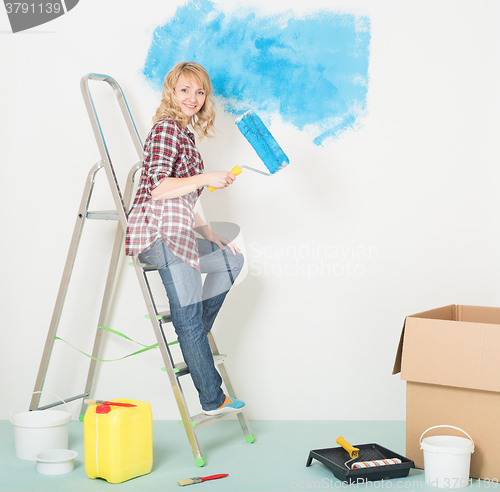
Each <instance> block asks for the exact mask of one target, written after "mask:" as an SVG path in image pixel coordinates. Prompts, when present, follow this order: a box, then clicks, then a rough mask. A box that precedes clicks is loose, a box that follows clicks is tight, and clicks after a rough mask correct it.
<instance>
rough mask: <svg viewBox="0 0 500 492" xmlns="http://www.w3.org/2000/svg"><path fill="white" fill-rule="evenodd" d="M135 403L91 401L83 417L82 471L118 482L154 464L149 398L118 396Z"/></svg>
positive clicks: (136, 474)
mask: <svg viewBox="0 0 500 492" xmlns="http://www.w3.org/2000/svg"><path fill="white" fill-rule="evenodd" d="M110 401H111V402H119V403H132V404H133V405H137V406H136V407H119V406H112V405H111V406H109V408H107V409H104V411H107V412H108V413H98V412H100V411H102V410H103V408H102V407H103V405H100V407H101V408H100V409H98V408H97V407H98V406H99V405H96V404H95V405H90V406H89V407H88V408H87V411H86V412H85V418H84V420H83V427H84V447H85V471H86V473H87V476H88V477H89V478H104V479H105V480H107V481H108V482H109V483H121V482H125V481H126V480H130V479H131V478H134V477H139V476H140V475H146V474H147V473H149V472H150V471H151V468H152V467H153V415H152V412H151V406H150V405H149V403H148V402H145V401H137V400H129V399H126V398H117V399H115V400H110Z"/></svg>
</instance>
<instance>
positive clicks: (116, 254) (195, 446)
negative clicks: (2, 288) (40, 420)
mask: <svg viewBox="0 0 500 492" xmlns="http://www.w3.org/2000/svg"><path fill="white" fill-rule="evenodd" d="M89 80H94V81H101V82H106V83H107V84H109V85H110V86H111V88H112V89H113V90H114V93H115V96H116V98H117V101H118V104H119V106H120V109H121V113H122V115H123V118H124V119H125V122H126V125H127V129H128V131H129V134H130V137H131V138H132V141H133V143H134V147H135V150H136V152H137V155H138V158H139V162H137V164H135V165H134V166H133V167H132V168H131V170H130V172H129V174H128V177H127V183H126V186H125V191H124V195H123V196H122V194H121V191H120V186H119V184H118V180H117V178H116V174H115V171H114V168H113V164H112V162H111V158H110V155H109V151H108V147H107V145H106V140H105V138H104V134H103V131H102V128H101V125H100V122H99V118H98V116H97V112H96V108H95V105H94V101H93V99H92V95H91V93H90V89H89ZM80 87H81V90H82V95H83V99H84V101H85V106H86V108H87V112H88V115H89V118H90V122H91V125H92V129H93V131H94V136H95V138H96V142H97V146H98V148H99V152H100V155H101V160H100V161H98V162H97V163H96V164H95V165H94V166H93V167H92V168H91V170H90V172H89V174H88V177H87V181H86V184H85V188H84V192H83V196H82V200H81V203H80V207H79V209H78V214H77V219H76V223H75V227H74V230H73V236H72V239H71V243H70V247H69V251H68V256H67V258H66V264H65V267H64V271H63V275H62V279H61V284H60V286H59V291H58V294H57V299H56V303H55V307H54V311H53V315H52V319H51V322H50V327H49V332H48V335H47V340H46V343H45V347H44V351H43V355H42V360H41V362H40V368H39V371H38V376H37V379H36V382H35V388H34V391H42V389H43V385H44V382H45V377H46V374H47V370H48V366H49V362H50V357H51V354H52V349H53V346H54V341H55V337H56V335H57V329H58V326H59V322H60V319H61V314H62V310H63V307H64V301H65V298H66V293H67V290H68V286H69V282H70V279H71V274H72V271H73V266H74V263H75V259H76V255H77V252H78V246H79V243H80V238H81V236H82V232H83V227H84V225H85V222H86V219H100V220H118V224H117V228H116V234H115V240H114V245H113V250H112V254H111V260H110V265H109V270H108V275H107V280H106V285H105V290H104V295H103V300H102V304H101V310H100V314H99V319H98V324H97V330H96V335H95V340H94V346H93V349H92V357H93V358H92V359H91V362H90V367H89V372H88V376H87V382H86V385H85V390H84V392H83V393H82V394H79V395H76V396H72V397H69V398H65V399H64V401H65V402H70V401H74V400H78V399H82V400H84V399H85V398H89V396H90V394H91V391H92V384H93V381H94V376H95V371H96V367H97V361H96V358H97V357H98V354H99V349H100V346H101V339H102V332H103V330H102V329H101V328H100V327H101V326H107V319H108V315H109V308H110V304H111V299H112V294H113V289H114V286H115V280H116V274H117V270H118V263H119V258H120V253H121V251H122V248H123V245H124V237H125V232H126V230H127V211H128V210H129V208H130V205H131V202H132V194H133V188H134V180H135V175H136V173H137V171H138V170H139V169H140V168H141V165H142V152H143V145H142V143H141V139H140V137H139V134H138V132H137V128H136V126H135V123H134V120H133V118H132V114H131V112H130V109H129V107H128V104H127V101H126V99H125V95H124V94H123V91H122V89H121V87H120V86H119V84H118V83H117V82H116V80H115V79H113V78H112V77H110V76H108V75H103V74H97V73H89V74H87V75H85V76H83V77H82V79H81V82H80ZM102 168H104V169H105V171H106V176H107V179H108V182H109V185H110V189H111V193H112V195H113V200H114V203H115V207H116V210H112V211H101V212H90V211H89V205H90V201H91V197H92V192H93V189H94V184H95V177H96V174H97V172H98V171H99V170H100V169H102ZM133 266H134V269H135V271H136V273H137V278H138V281H139V284H140V287H141V291H142V294H143V297H144V301H145V303H146V307H147V312H148V317H149V319H150V320H151V324H152V326H153V330H154V333H155V336H156V340H157V342H158V346H159V349H160V353H161V356H162V358H163V362H164V363H165V370H166V372H167V374H168V378H169V381H170V384H171V386H172V390H173V392H174V396H175V400H176V402H177V406H178V407H179V411H180V414H181V418H182V424H183V425H184V429H185V431H186V434H187V438H188V440H189V444H190V445H191V450H192V452H193V455H194V458H195V463H196V465H197V466H203V465H204V464H205V463H206V461H205V458H204V456H203V454H202V452H201V448H200V445H199V442H198V439H197V436H196V430H198V429H201V428H203V427H206V426H208V425H211V424H214V423H216V422H219V421H221V420H224V419H227V418H228V417H230V415H233V414H234V413H236V415H237V417H238V420H239V423H240V425H241V428H242V430H243V433H244V435H245V439H246V441H247V442H249V443H251V442H253V441H254V440H255V437H254V435H253V434H252V431H251V429H250V425H249V423H248V420H247V419H246V417H245V414H244V412H243V410H239V411H238V412H232V413H230V414H224V415H219V416H207V415H205V414H203V413H202V414H199V415H196V416H191V415H190V413H189V410H188V407H187V403H186V400H185V397H184V393H183V391H182V387H181V384H180V381H179V378H180V377H181V376H183V375H185V374H188V373H189V370H188V369H187V367H186V364H185V363H184V362H181V363H178V364H176V363H174V360H173V358H172V354H171V352H170V349H169V343H168V341H167V338H166V336H165V332H164V330H163V326H162V325H163V324H165V323H169V322H171V318H170V313H169V312H164V313H159V312H158V311H157V308H156V304H155V302H154V298H153V295H152V292H151V289H150V285H149V282H148V278H147V274H148V272H150V271H155V270H153V269H151V268H147V267H145V268H143V266H141V264H140V262H139V260H138V258H137V256H134V257H133ZM208 339H209V343H210V347H211V349H212V353H213V354H214V362H215V363H216V364H217V366H218V369H219V372H220V374H221V377H222V380H223V382H224V385H225V387H226V390H227V393H228V394H229V396H231V397H234V398H236V394H235V392H234V388H233V386H232V383H231V380H230V378H229V375H228V373H227V369H226V367H225V365H224V357H223V356H222V355H221V354H220V353H219V350H218V348H217V345H216V343H215V340H214V337H213V335H212V333H209V334H208ZM172 343H176V342H172ZM172 343H171V344H172ZM40 397H41V394H40V393H34V394H33V396H32V399H31V403H30V410H44V409H46V408H52V407H55V406H57V405H60V404H62V403H63V402H61V401H59V402H56V403H51V404H48V405H45V406H43V407H40V406H39V403H40ZM86 407H87V405H86V404H85V403H84V402H83V401H82V409H81V413H80V420H83V415H84V413H85V410H86Z"/></svg>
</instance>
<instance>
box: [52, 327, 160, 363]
mask: <svg viewBox="0 0 500 492" xmlns="http://www.w3.org/2000/svg"><path fill="white" fill-rule="evenodd" d="M99 329H101V330H105V331H109V333H113V334H114V335H118V336H119V337H122V338H125V339H126V340H130V341H131V342H134V343H136V344H137V345H140V346H141V347H144V348H143V349H141V350H137V352H133V353H131V354H128V355H125V356H123V357H119V358H118V359H98V358H97V357H92V356H91V355H89V354H87V353H85V352H83V351H82V350H79V349H77V348H76V347H75V346H73V345H71V343H69V342H67V341H66V340H64V339H63V338H60V337H54V339H55V340H61V341H62V342H64V343H66V344H68V345H69V346H70V347H71V348H74V349H75V350H76V351H77V352H80V353H81V354H83V355H85V356H86V357H89V358H91V359H94V360H97V361H99V362H115V361H117V360H123V359H126V358H128V357H132V356H133V355H138V354H142V353H143V352H147V351H148V350H152V349H155V348H157V347H158V344H157V343H154V344H153V345H144V344H143V343H139V342H136V341H135V340H133V339H132V338H130V337H128V336H127V335H124V334H123V333H121V332H119V331H116V330H112V329H111V328H107V327H106V326H99Z"/></svg>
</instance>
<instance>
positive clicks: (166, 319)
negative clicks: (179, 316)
mask: <svg viewBox="0 0 500 492" xmlns="http://www.w3.org/2000/svg"><path fill="white" fill-rule="evenodd" d="M144 317H145V318H147V319H151V317H150V316H149V314H146V315H144ZM156 319H157V320H158V321H160V322H161V323H171V322H172V316H171V315H170V311H163V312H161V313H158V316H156Z"/></svg>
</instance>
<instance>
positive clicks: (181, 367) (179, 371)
mask: <svg viewBox="0 0 500 492" xmlns="http://www.w3.org/2000/svg"><path fill="white" fill-rule="evenodd" d="M225 358H226V354H217V355H214V363H215V364H222V363H223V362H224V359H225ZM161 370H162V371H165V372H167V370H166V369H165V368H164V367H162V368H161ZM174 372H175V375H176V376H177V377H180V376H185V375H186V374H189V369H188V367H187V365H186V363H185V362H184V361H183V362H179V363H177V364H175V365H174Z"/></svg>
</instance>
